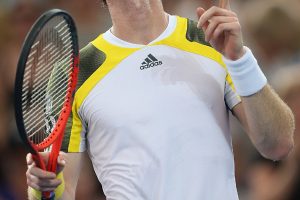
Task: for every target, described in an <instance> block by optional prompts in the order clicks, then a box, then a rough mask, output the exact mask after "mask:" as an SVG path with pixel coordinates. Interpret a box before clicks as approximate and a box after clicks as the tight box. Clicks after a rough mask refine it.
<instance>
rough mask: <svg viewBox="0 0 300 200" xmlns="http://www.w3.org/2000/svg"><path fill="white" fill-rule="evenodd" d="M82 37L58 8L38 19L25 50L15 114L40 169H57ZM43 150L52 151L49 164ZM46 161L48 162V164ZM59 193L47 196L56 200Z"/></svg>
mask: <svg viewBox="0 0 300 200" xmlns="http://www.w3.org/2000/svg"><path fill="white" fill-rule="evenodd" d="M78 60H79V53H78V39H77V32H76V27H75V23H74V21H73V19H72V17H71V16H70V15H69V14H68V13H67V12H65V11H63V10H59V9H53V10H49V11H47V12H46V13H44V14H43V15H41V16H40V17H39V19H38V20H37V21H36V22H35V23H34V25H33V26H32V28H31V30H30V31H29V33H28V35H27V37H26V39H25V41H24V44H23V48H22V51H21V54H20V58H19V62H18V66H17V74H16V80H15V96H14V98H15V115H16V123H17V127H18V130H19V134H20V136H21V139H22V141H23V142H24V144H25V145H26V146H27V147H28V150H29V152H30V153H31V154H32V155H33V159H34V160H35V162H36V164H37V165H38V167H40V168H41V169H43V170H47V171H51V172H56V165H57V157H58V154H59V151H60V148H61V143H62V140H63V135H64V129H65V127H66V124H67V120H68V117H69V115H70V112H71V108H72V100H73V96H74V91H75V87H76V82H77V74H78V70H79V68H78ZM41 152H49V158H48V162H44V161H43V159H42V158H41V156H40V153H41ZM46 163H47V164H46ZM54 196H55V195H54V192H53V191H47V192H43V193H42V199H43V200H46V199H54Z"/></svg>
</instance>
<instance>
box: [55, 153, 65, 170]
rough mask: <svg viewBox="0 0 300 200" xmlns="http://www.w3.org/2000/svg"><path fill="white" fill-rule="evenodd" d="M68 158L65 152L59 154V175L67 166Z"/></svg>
mask: <svg viewBox="0 0 300 200" xmlns="http://www.w3.org/2000/svg"><path fill="white" fill-rule="evenodd" d="M66 157H67V154H66V153H64V152H62V151H61V152H59V155H58V157H57V169H56V173H57V174H59V173H60V172H62V171H63V169H64V168H65V166H66Z"/></svg>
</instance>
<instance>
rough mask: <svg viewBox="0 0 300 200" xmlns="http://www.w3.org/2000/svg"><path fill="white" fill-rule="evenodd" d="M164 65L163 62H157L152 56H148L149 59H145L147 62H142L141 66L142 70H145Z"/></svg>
mask: <svg viewBox="0 0 300 200" xmlns="http://www.w3.org/2000/svg"><path fill="white" fill-rule="evenodd" d="M162 64H163V62H162V61H159V60H157V59H156V58H155V57H154V56H153V55H152V54H149V55H148V56H147V58H146V59H145V61H144V62H142V66H140V69H141V70H144V69H147V68H150V67H156V66H158V65H162Z"/></svg>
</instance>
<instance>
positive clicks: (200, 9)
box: [196, 7, 206, 28]
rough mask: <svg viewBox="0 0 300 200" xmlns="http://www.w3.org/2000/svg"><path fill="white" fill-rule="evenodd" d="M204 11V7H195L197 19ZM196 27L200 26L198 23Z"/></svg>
mask: <svg viewBox="0 0 300 200" xmlns="http://www.w3.org/2000/svg"><path fill="white" fill-rule="evenodd" d="M205 11H206V10H205V9H204V8H202V7H198V8H197V11H196V12H197V16H198V19H200V17H201V16H202V15H203V13H205ZM197 27H198V28H201V27H200V24H199V23H198V25H197Z"/></svg>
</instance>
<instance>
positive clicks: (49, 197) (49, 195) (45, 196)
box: [41, 192, 55, 200]
mask: <svg viewBox="0 0 300 200" xmlns="http://www.w3.org/2000/svg"><path fill="white" fill-rule="evenodd" d="M41 200H55V193H54V192H43V193H42V198H41Z"/></svg>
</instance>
